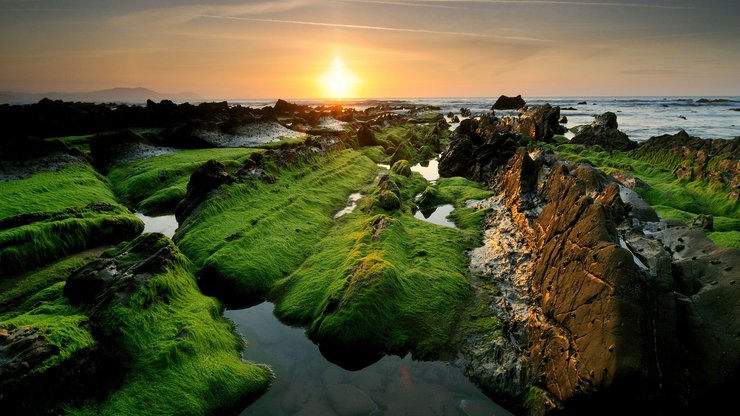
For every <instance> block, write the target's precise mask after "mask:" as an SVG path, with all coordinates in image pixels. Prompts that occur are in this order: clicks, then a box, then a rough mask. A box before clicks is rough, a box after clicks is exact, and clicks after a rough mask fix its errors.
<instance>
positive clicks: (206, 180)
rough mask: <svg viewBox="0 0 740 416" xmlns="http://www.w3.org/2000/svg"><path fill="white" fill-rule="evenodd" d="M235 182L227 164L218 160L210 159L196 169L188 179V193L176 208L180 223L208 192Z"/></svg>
mask: <svg viewBox="0 0 740 416" xmlns="http://www.w3.org/2000/svg"><path fill="white" fill-rule="evenodd" d="M232 182H234V177H232V176H231V175H230V174H229V172H227V171H226V166H224V165H223V163H221V162H219V161H217V160H209V161H207V162H206V163H204V164H202V165H201V166H199V167H198V168H197V169H195V170H194V171H193V173H192V175H191V176H190V181H188V187H187V190H188V193H187V195H186V196H185V199H183V200H182V201H180V203H179V204H178V205H177V208H176V209H175V216H176V217H177V221H178V222H179V223H183V222H184V221H185V218H187V217H188V216H189V215H190V213H191V212H192V211H193V209H195V207H197V206H198V205H200V204H201V203H202V202H203V201H205V200H206V198H207V196H208V193H209V192H211V191H212V190H215V189H217V188H218V187H219V186H221V185H224V184H229V183H232Z"/></svg>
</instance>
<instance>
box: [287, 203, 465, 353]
mask: <svg viewBox="0 0 740 416" xmlns="http://www.w3.org/2000/svg"><path fill="white" fill-rule="evenodd" d="M464 247H465V242H464V239H463V238H462V236H461V234H460V233H459V232H458V231H457V230H454V229H451V228H445V227H439V226H436V225H434V224H431V223H427V222H423V221H419V220H417V219H415V218H413V217H410V216H406V215H401V216H398V217H390V216H387V215H384V214H379V215H376V216H372V217H370V218H365V217H363V216H361V215H356V216H354V218H352V219H351V220H349V221H347V222H345V223H344V224H342V225H341V226H338V227H336V228H335V229H334V230H332V232H331V234H330V235H329V237H327V238H326V239H324V240H323V241H322V243H321V244H320V246H319V247H317V251H316V252H315V253H314V254H313V255H311V256H310V257H309V258H308V259H307V260H306V261H305V262H304V263H303V264H302V265H301V267H300V268H299V269H298V270H297V271H296V272H295V273H293V274H292V275H291V276H290V277H288V278H287V279H285V280H284V281H282V282H281V283H280V284H279V286H278V288H277V289H276V293H277V297H278V301H277V306H276V314H277V315H278V316H279V317H280V318H281V319H284V320H286V321H289V322H293V323H299V324H309V323H310V331H309V333H310V335H311V337H313V338H314V339H316V340H317V341H318V342H319V343H320V344H321V345H322V347H323V348H324V349H327V351H328V352H329V354H330V355H331V354H332V352H333V354H334V355H337V354H341V352H342V351H345V352H350V355H356V357H355V358H357V359H360V360H362V356H363V355H372V354H375V353H378V352H380V351H384V352H398V353H401V352H404V351H413V353H414V355H415V356H417V357H425V356H431V355H434V354H439V353H440V351H445V350H448V349H449V347H450V339H451V334H452V332H453V330H454V324H455V322H456V321H457V319H458V318H459V316H458V315H459V313H460V311H461V310H462V308H463V305H464V304H465V303H466V301H467V299H468V296H469V295H470V287H469V285H468V281H467V268H466V266H467V258H466V257H465V255H464V253H463V250H464ZM335 358H336V359H337V360H339V361H343V360H344V359H343V357H335Z"/></svg>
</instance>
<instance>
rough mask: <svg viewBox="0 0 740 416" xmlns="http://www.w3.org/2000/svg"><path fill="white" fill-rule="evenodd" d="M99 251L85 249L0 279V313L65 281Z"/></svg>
mask: <svg viewBox="0 0 740 416" xmlns="http://www.w3.org/2000/svg"><path fill="white" fill-rule="evenodd" d="M99 253H100V250H90V251H86V252H83V253H80V254H77V255H74V256H70V257H67V258H65V259H62V260H59V261H57V262H56V263H53V264H51V265H49V266H47V267H43V268H41V269H39V270H35V271H33V272H30V273H27V274H25V275H22V276H18V277H14V278H10V279H5V280H2V281H0V313H1V312H3V311H6V312H7V311H10V309H12V308H13V307H14V306H17V305H19V304H20V303H22V302H23V301H25V300H26V299H28V298H29V297H31V296H33V295H35V294H36V292H38V291H40V290H43V289H45V288H47V287H49V286H51V285H53V284H55V283H59V282H63V281H65V280H66V279H67V276H69V274H70V273H71V272H73V271H74V270H76V269H78V268H80V267H82V266H83V265H84V264H85V263H87V261H89V260H90V259H91V258H93V257H94V256H96V255H98V254H99Z"/></svg>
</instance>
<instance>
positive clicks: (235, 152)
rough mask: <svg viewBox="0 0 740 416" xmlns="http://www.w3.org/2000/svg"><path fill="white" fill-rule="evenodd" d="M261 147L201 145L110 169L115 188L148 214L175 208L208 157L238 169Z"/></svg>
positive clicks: (121, 195)
mask: <svg viewBox="0 0 740 416" xmlns="http://www.w3.org/2000/svg"><path fill="white" fill-rule="evenodd" d="M262 151H263V150H259V149H241V148H239V149H198V150H181V151H178V152H176V153H170V154H166V155H160V156H155V157H150V158H147V159H144V160H140V161H137V162H133V163H129V164H123V165H116V166H114V167H113V168H112V169H111V170H110V172H109V173H108V179H109V180H110V182H111V184H112V187H113V190H114V191H115V192H116V194H117V195H119V196H120V197H121V198H123V199H124V200H125V201H127V203H129V204H131V205H132V206H135V207H136V209H137V210H138V211H141V212H143V213H144V214H156V213H163V212H172V211H174V209H175V206H176V205H177V203H178V202H180V201H181V200H182V199H183V198H184V197H185V194H186V189H187V184H188V180H189V179H190V174H192V173H193V171H194V170H195V169H196V168H197V167H198V166H200V165H202V164H203V163H204V162H206V161H208V160H211V159H213V160H218V161H219V162H221V163H223V164H225V165H226V166H227V168H231V169H233V170H237V169H238V168H239V167H240V166H241V163H242V162H243V161H244V159H246V158H248V157H249V156H250V155H252V154H253V153H257V152H262Z"/></svg>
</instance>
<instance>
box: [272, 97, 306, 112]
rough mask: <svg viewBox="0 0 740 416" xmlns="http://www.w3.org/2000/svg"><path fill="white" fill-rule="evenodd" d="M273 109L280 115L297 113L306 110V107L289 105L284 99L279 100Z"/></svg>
mask: <svg viewBox="0 0 740 416" xmlns="http://www.w3.org/2000/svg"><path fill="white" fill-rule="evenodd" d="M273 108H274V109H275V112H276V113H278V114H286V113H295V112H299V111H301V110H302V109H304V107H302V106H300V105H298V104H293V103H289V102H287V101H285V100H283V99H282V98H281V99H278V100H277V102H276V103H275V105H274V107H273Z"/></svg>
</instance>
